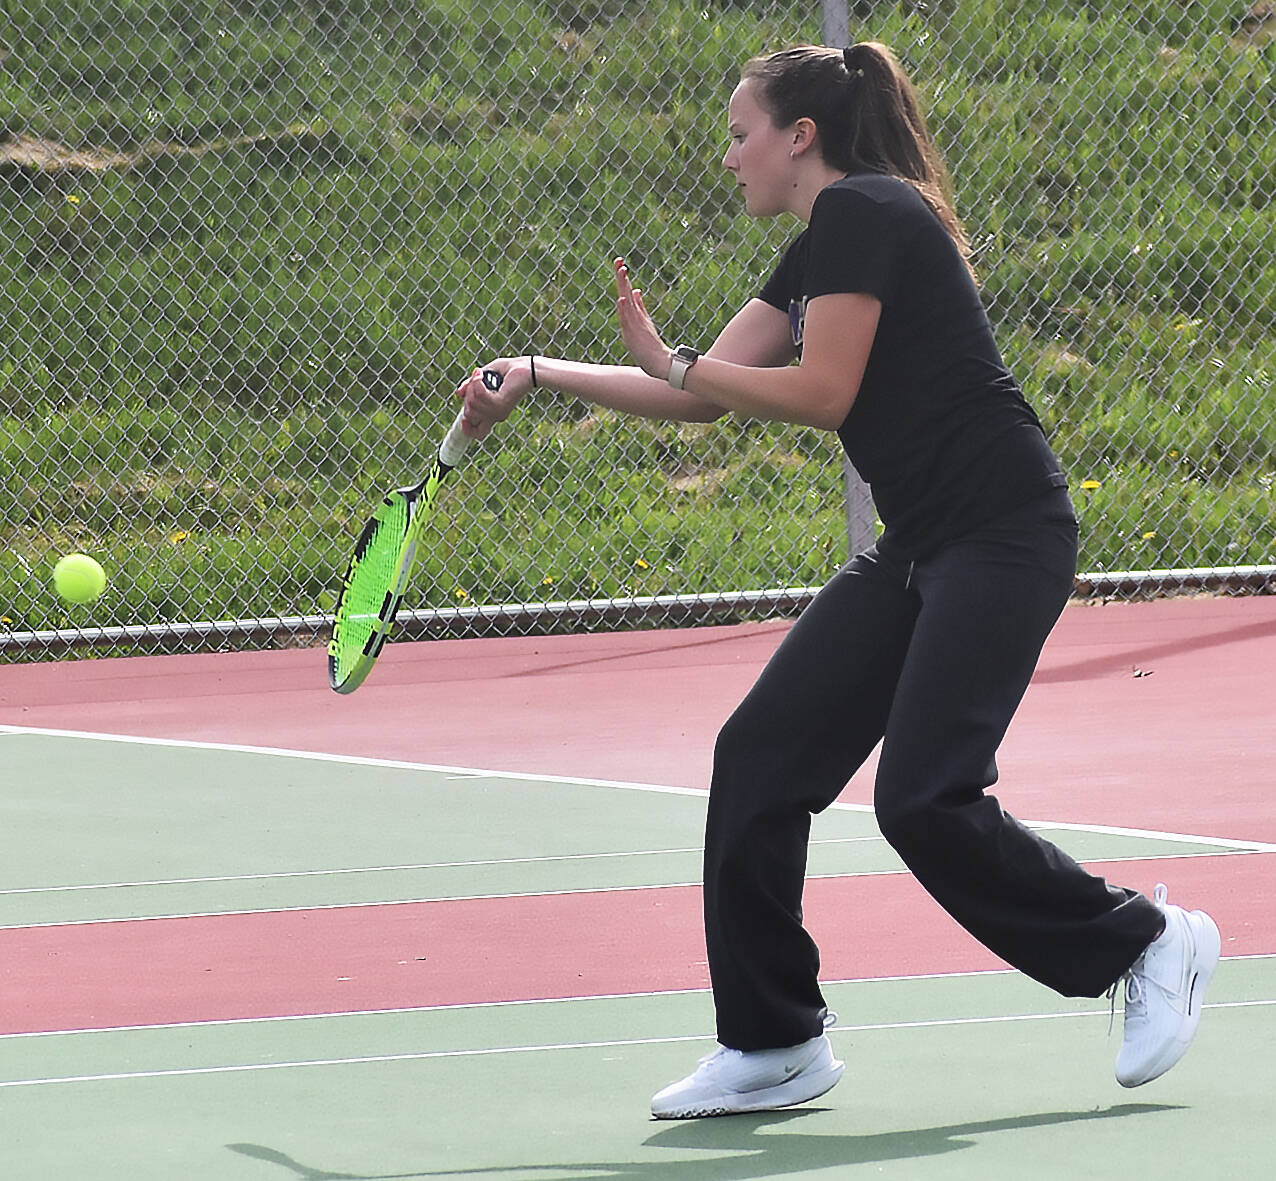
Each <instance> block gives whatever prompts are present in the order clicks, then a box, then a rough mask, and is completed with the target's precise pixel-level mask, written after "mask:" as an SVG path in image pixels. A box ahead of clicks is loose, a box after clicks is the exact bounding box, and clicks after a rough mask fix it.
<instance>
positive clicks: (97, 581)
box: [53, 554, 106, 603]
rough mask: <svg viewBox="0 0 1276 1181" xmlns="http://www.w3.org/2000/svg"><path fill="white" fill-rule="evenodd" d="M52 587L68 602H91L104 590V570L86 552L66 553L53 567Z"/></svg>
mask: <svg viewBox="0 0 1276 1181" xmlns="http://www.w3.org/2000/svg"><path fill="white" fill-rule="evenodd" d="M53 587H54V589H55V590H56V591H57V592H58V594H59V595H61V596H62V597H63V598H64V599H65V600H66V601H67V602H68V603H91V602H93V600H94V599H96V598H97V597H98V596H99V595H100V594H101V593H102V592H103V591H104V590H106V571H105V570H103V569H102V567H101V566H100V565H99V564H98V563H97V562H95V561H94V560H93V559H92V558H90V557H89V555H88V554H67V556H66V557H65V558H62V559H61V560H60V561H59V562H58V564H57V565H56V566H54V567H53Z"/></svg>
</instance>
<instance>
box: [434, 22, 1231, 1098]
mask: <svg viewBox="0 0 1276 1181" xmlns="http://www.w3.org/2000/svg"><path fill="white" fill-rule="evenodd" d="M728 131H729V133H730V137H731V143H730V147H729V148H728V150H727V154H726V158H725V159H724V161H723V164H724V165H725V166H726V168H727V170H728V171H729V172H730V173H731V174H732V176H733V177H734V178H735V181H736V183H737V184H738V186H739V187H740V189H741V191H742V192H743V194H744V202H745V207H746V209H747V210H748V212H749V213H750V214H751V215H753V216H754V217H776V216H779V215H781V214H791V215H793V216H794V217H796V218H798V219H799V220H800V221H801V222H803V223H804V224H805V227H806V228H805V229H804V230H803V231H802V232H801V233H800V234H799V235H798V237H797V238H796V239H795V240H794V242H793V243H792V245H791V246H790V247H789V249H788V251H787V253H786V254H785V255H784V257H783V259H782V261H781V262H780V264H779V266H778V267H777V268H776V270H775V272H774V273H773V274H772V275H771V277H770V278H769V279H768V280H767V281H766V283H765V285H764V286H763V287H762V289H761V291H760V293H759V294H758V296H757V297H756V298H753V299H751V300H749V302H748V303H746V304H745V305H744V307H743V308H742V309H741V310H740V311H739V312H738V313H737V314H736V315H735V317H734V318H733V319H732V320H731V321H730V322H729V323H728V324H727V326H726V327H725V328H724V329H723V330H722V332H721V334H720V335H719V336H718V338H717V340H716V341H714V343H713V345H712V347H711V348H710V349H709V350H708V351H707V352H706V353H704V355H703V356H700V355H698V354H697V353H696V352H695V351H694V350H692V349H690V348H687V347H685V346H684V347H680V348H677V349H671V348H670V347H669V346H668V345H666V344H665V343H664V341H663V340H662V339H661V337H660V334H659V332H658V331H657V329H656V327H655V325H654V324H653V322H652V319H651V317H650V316H649V315H648V313H647V309H646V307H645V305H644V303H643V299H642V294H641V292H639V291H637V290H635V289H633V287H632V286H631V282H630V276H629V273H628V270H627V268H626V267H625V265H624V262H623V261H622V260H619V259H618V260H617V262H616V278H617V290H618V303H617V308H618V314H619V318H620V326H621V331H622V334H623V336H624V340H625V344H626V346H627V347H628V350H629V353H630V356H631V357H632V359H633V361H634V362H635V365H633V366H626V367H620V366H611V365H591V364H582V363H578V362H571V361H565V360H560V359H555V358H550V357H542V356H536V357H524V358H504V359H499V360H495V361H491V362H489V364H488V367H489V368H493V369H497V370H499V371H501V372H502V373H504V374H505V383H504V385H503V386H502V387H501V389H500V390H499V391H495V392H493V391H489V390H487V389H486V388H485V387H484V386H483V384H482V382H481V381H478V380H474V379H471V380H470V381H468V382H467V383H465V384H464V385H463V386H462V387H461V389H460V390H459V391H458V393H460V394H461V395H462V396H463V397H464V398H465V410H466V416H467V420H468V430H469V432H470V433H471V434H473V435H476V436H482V435H483V434H485V433H486V432H487V431H488V430H489V429H490V428H491V426H492V424H493V423H495V422H497V421H499V420H501V419H503V418H505V417H507V416H508V415H509V414H510V412H511V411H512V410H513V408H514V407H515V406H516V405H517V404H518V403H519V402H520V401H521V400H522V399H523V398H524V397H525V396H527V394H528V393H529V392H530V391H531V390H533V389H536V388H542V387H548V388H552V389H556V390H561V391H564V392H566V393H569V394H573V395H576V396H577V397H580V398H584V399H587V400H588V401H590V402H593V403H596V404H599V405H603V406H609V407H613V408H616V409H619V410H623V411H628V412H631V413H634V414H640V415H645V416H648V417H654V418H665V419H680V420H696V421H703V420H711V419H715V418H717V417H719V416H720V415H722V414H724V413H728V412H730V413H736V414H744V415H750V416H753V417H757V418H766V419H776V420H781V421H785V422H794V423H801V424H803V425H806V426H814V427H823V428H825V429H828V430H831V431H836V432H837V433H838V435H839V437H840V438H841V441H842V444H843V445H844V447H845V449H846V452H847V454H848V455H849V456H850V458H851V460H852V461H853V462H854V464H855V466H856V468H857V469H858V470H859V472H860V473H861V475H863V477H864V478H865V479H866V480H868V481H869V483H870V484H871V486H872V489H873V496H874V500H875V503H876V506H877V509H878V513H879V515H880V517H881V519H882V522H883V524H884V526H885V529H884V532H883V533H882V535H881V536H880V537H879V538H878V540H877V543H876V544H875V545H874V546H873V547H871V548H870V549H868V550H867V551H866V552H864V553H861V554H859V555H857V556H855V557H854V558H853V559H852V560H851V561H850V562H849V563H848V564H847V565H846V566H845V567H844V568H843V569H842V570H841V571H840V572H839V573H838V574H837V575H836V576H835V577H834V579H833V580H832V581H831V582H830V583H829V585H828V586H827V587H826V588H824V590H823V591H822V592H821V593H820V594H819V595H818V596H817V597H816V599H815V601H814V602H813V603H812V604H811V605H810V607H809V608H808V609H807V610H806V611H805V612H804V613H803V615H802V617H801V618H800V619H799V620H798V622H797V623H796V624H795V625H794V627H793V628H792V629H791V631H790V632H789V633H788V634H787V636H786V637H785V639H784V641H783V642H782V643H781V644H780V646H779V648H778V649H777V651H776V652H775V654H774V656H773V657H772V659H771V661H770V662H769V663H768V665H767V667H766V669H765V671H764V672H763V673H762V675H761V677H760V678H759V680H758V682H757V684H756V685H755V686H754V688H753V689H752V690H751V691H750V693H749V694H748V696H747V697H746V698H745V700H744V702H743V703H742V704H741V705H740V706H739V708H738V709H737V710H736V712H735V713H734V714H733V716H732V717H731V718H730V719H729V720H728V721H727V723H726V725H725V726H724V728H723V730H722V732H721V734H720V735H719V738H718V743H717V747H716V750H715V758H714V771H713V781H712V784H711V789H710V796H709V810H708V821H707V828H706V835H705V856H704V875H705V877H704V907H705V929H706V938H707V943H708V951H709V968H710V973H711V976H712V981H713V994H714V1003H715V1006H716V1010H717V1026H718V1030H717V1032H718V1041H719V1043H720V1044H719V1048H718V1050H717V1051H716V1052H715V1053H713V1054H711V1055H710V1056H709V1057H707V1058H705V1059H703V1060H702V1061H701V1063H700V1065H699V1067H698V1068H697V1069H696V1070H695V1071H694V1072H693V1073H692V1074H690V1075H689V1076H687V1078H685V1079H682V1080H681V1081H679V1082H676V1083H674V1084H673V1085H671V1086H669V1087H667V1088H665V1089H664V1090H663V1091H661V1092H660V1093H659V1094H657V1095H656V1096H655V1098H654V1099H653V1101H652V1111H653V1114H655V1115H656V1116H658V1117H664V1118H682V1117H690V1116H700V1115H719V1114H725V1113H729V1112H739V1111H759V1110H767V1109H770V1108H775V1107H783V1106H787V1105H789V1104H792V1103H800V1102H803V1101H805V1100H808V1099H813V1098H815V1097H816V1096H818V1095H820V1094H823V1093H824V1092H825V1091H827V1090H828V1089H829V1088H830V1087H832V1086H833V1085H834V1084H835V1083H836V1082H837V1080H838V1078H839V1077H840V1076H841V1073H842V1070H843V1064H842V1063H841V1062H839V1061H837V1060H836V1059H835V1058H834V1056H833V1052H832V1049H831V1046H830V1044H829V1041H828V1038H827V1036H826V1035H825V1033H824V1028H825V1025H826V1023H827V1022H828V1020H829V1016H828V1011H827V1009H826V1007H825V1004H824V1000H823V997H822V996H821V993H820V988H819V984H818V982H817V972H818V968H819V955H818V951H817V949H816V947H815V945H814V943H813V942H812V940H811V939H810V937H809V936H808V935H807V933H806V931H805V930H804V929H803V927H802V921H801V915H802V911H801V900H802V887H803V879H804V874H805V866H806V849H807V841H808V837H809V832H810V821H811V815H812V814H813V813H816V812H819V811H821V810H822V809H824V808H826V807H827V806H828V805H829V804H830V803H831V802H832V801H833V800H834V799H835V798H836V797H837V795H838V793H839V792H840V791H841V790H842V789H843V787H844V786H845V785H846V783H847V781H848V780H849V779H850V777H851V776H852V774H853V773H854V772H855V770H856V768H858V767H859V766H860V765H861V763H863V762H864V760H865V759H866V758H867V757H868V755H869V753H870V752H871V751H872V750H873V749H874V747H875V746H876V745H877V743H878V742H879V740H880V741H881V742H882V750H881V755H880V761H879V765H878V771H877V779H876V786H875V807H876V812H877V819H878V823H879V825H880V827H881V830H882V833H883V834H884V835H885V837H886V839H887V840H888V841H889V842H890V843H891V845H892V846H893V847H894V848H895V850H896V851H897V852H898V853H899V855H900V856H901V857H902V858H903V860H904V861H905V862H906V864H907V865H908V866H909V868H910V869H911V870H912V872H913V873H914V874H915V875H916V877H917V878H918V880H919V881H920V882H921V883H922V885H923V886H924V887H925V888H926V889H927V890H928V891H929V892H930V893H931V895H932V896H933V897H934V898H935V899H936V900H937V901H938V902H939V903H940V904H941V905H942V906H943V907H944V908H945V909H946V910H947V911H948V913H949V914H951V915H952V916H953V918H955V919H956V920H957V921H958V922H959V923H960V924H961V925H962V926H963V927H965V928H966V930H968V931H970V932H971V934H973V935H974V936H975V937H976V938H978V939H979V940H981V941H982V942H983V943H984V944H985V945H986V946H987V947H989V948H991V949H992V950H993V951H994V952H996V953H997V954H998V955H999V956H1001V957H1002V958H1003V959H1005V960H1006V961H1007V962H1009V963H1010V964H1012V965H1014V966H1015V967H1017V968H1019V969H1020V970H1022V971H1023V972H1025V973H1027V974H1028V975H1030V976H1032V977H1033V978H1034V979H1036V980H1038V981H1040V982H1041V983H1043V984H1045V985H1048V986H1049V987H1051V988H1053V989H1055V990H1057V991H1058V992H1060V993H1063V994H1065V995H1069V996H1099V995H1101V994H1103V993H1104V992H1106V991H1109V990H1113V989H1115V988H1116V987H1117V985H1118V984H1119V983H1121V982H1122V981H1124V982H1125V984H1126V1016H1125V1038H1124V1042H1123V1045H1122V1049H1121V1052H1120V1055H1119V1057H1118V1062H1117V1077H1118V1080H1119V1081H1120V1082H1121V1083H1122V1084H1123V1085H1125V1086H1137V1085H1139V1084H1140V1083H1143V1082H1147V1081H1148V1080H1150V1079H1152V1078H1155V1077H1157V1075H1159V1074H1161V1073H1163V1072H1164V1071H1166V1070H1168V1069H1169V1068H1170V1067H1171V1066H1172V1065H1173V1064H1174V1063H1175V1062H1177V1061H1178V1059H1179V1058H1180V1057H1181V1056H1182V1054H1183V1053H1184V1051H1185V1050H1186V1049H1187V1045H1188V1042H1189V1041H1190V1040H1191V1038H1192V1036H1193V1034H1194V1032H1195V1029H1196V1023H1197V1020H1198V1019H1199V1014H1200V1006H1201V998H1202V994H1203V991H1204V988H1205V985H1206V984H1207V982H1208V980H1209V977H1210V975H1211V974H1212V972H1213V969H1214V965H1215V963H1216V962H1217V959H1218V955H1219V934H1218V929H1217V927H1216V926H1215V925H1214V923H1213V921H1212V920H1210V918H1209V917H1208V916H1207V915H1205V914H1203V913H1202V912H1199V911H1197V912H1194V913H1192V914H1188V913H1187V912H1185V911H1183V910H1182V909H1181V908H1179V907H1177V906H1170V905H1168V904H1167V903H1166V900H1165V893H1164V889H1163V888H1159V889H1158V890H1157V892H1156V897H1155V899H1153V900H1150V899H1148V898H1146V897H1144V896H1142V895H1140V894H1138V893H1135V892H1134V891H1131V890H1126V889H1121V888H1119V887H1115V886H1110V885H1108V884H1107V883H1106V882H1104V881H1103V880H1102V879H1100V878H1096V877H1093V876H1092V875H1090V874H1089V873H1088V872H1086V871H1085V870H1084V869H1083V868H1082V867H1081V866H1080V865H1078V864H1077V863H1076V862H1075V861H1073V860H1072V859H1071V858H1070V857H1068V856H1067V855H1066V854H1065V853H1063V852H1061V851H1060V850H1059V849H1057V848H1055V847H1054V846H1053V845H1050V844H1048V843H1047V842H1046V841H1044V840H1042V839H1041V838H1040V837H1039V836H1037V835H1036V834H1034V833H1033V832H1031V831H1029V830H1028V829H1027V828H1025V827H1023V826H1022V825H1021V824H1019V823H1018V822H1017V821H1016V820H1015V819H1013V818H1012V817H1011V816H1009V815H1008V814H1006V813H1005V812H1004V811H1002V808H1001V806H1000V804H999V803H998V802H997V800H996V798H995V797H993V796H992V795H989V794H988V793H987V791H986V789H987V788H988V787H990V786H991V785H992V784H993V783H994V782H995V781H996V779H997V768H996V763H995V755H996V751H997V748H998V746H999V745H1000V743H1001V740H1002V737H1003V735H1004V733H1005V731H1006V727H1007V726H1008V724H1009V722H1010V719H1011V716H1012V715H1013V714H1014V712H1015V710H1016V709H1017V708H1018V705H1019V701H1020V699H1021V697H1022V696H1023V693H1024V691H1025V689H1026V688H1027V685H1028V681H1029V678H1030V677H1031V675H1032V672H1033V669H1034V667H1035V665H1036V662H1037V659H1038V657H1039V655H1040V652H1041V647H1042V644H1043V643H1044V641H1045V639H1046V636H1047V635H1048V633H1049V632H1050V629H1051V628H1052V627H1053V625H1054V623H1055V620H1056V619H1057V617H1058V615H1059V613H1060V611H1061V610H1062V608H1063V606H1064V604H1065V603H1066V601H1067V599H1068V597H1069V594H1070V593H1071V590H1072V580H1073V575H1074V566H1075V561H1076V552H1077V524H1076V519H1075V516H1074V514H1073V511H1072V507H1071V504H1070V502H1069V499H1068V493H1067V489H1066V480H1065V478H1064V475H1063V473H1062V472H1061V471H1060V468H1059V464H1058V462H1057V461H1056V459H1055V457H1054V455H1053V454H1052V452H1051V450H1050V448H1049V446H1048V445H1047V442H1046V439H1045V436H1044V434H1043V432H1042V429H1041V426H1040V423H1039V422H1038V419H1037V417H1036V415H1035V414H1034V413H1033V411H1032V409H1031V408H1030V407H1029V405H1028V403H1027V402H1026V401H1025V400H1024V398H1023V396H1022V394H1021V393H1020V390H1019V388H1018V386H1017V384H1016V382H1015V380H1014V378H1013V377H1012V376H1011V374H1010V373H1009V372H1008V371H1007V369H1006V367H1005V365H1004V363H1003V361H1002V358H1001V355H1000V353H999V351H998V349H997V346H996V344H995V343H994V340H993V334H992V331H991V328H990V326H989V321H988V317H987V315H986V313H985V310H984V308H983V306H982V303H981V301H980V296H979V291H978V288H977V286H976V284H975V281H974V276H973V273H972V270H971V267H970V265H969V261H968V255H969V252H968V249H967V243H966V239H965V235H964V232H963V230H962V227H961V224H960V222H959V221H958V219H957V217H956V215H955V213H954V211H953V207H952V205H951V203H950V198H949V186H948V175H947V171H946V169H945V167H944V164H943V162H942V159H941V157H940V156H939V154H938V152H937V151H936V149H935V147H934V145H933V144H932V142H931V139H930V136H929V133H928V131H927V129H926V125H925V122H924V121H923V118H922V115H921V113H920V111H919V108H918V105H917V101H916V98H915V96H914V92H913V89H912V86H911V85H910V83H909V80H908V78H907V77H906V75H905V73H904V71H903V69H902V68H901V66H900V64H899V62H898V61H897V60H896V58H895V56H894V55H893V54H892V53H891V52H890V51H889V50H888V49H887V48H886V47H885V46H882V45H878V44H875V43H863V44H860V45H856V46H853V47H851V48H849V49H846V50H838V49H823V48H816V47H810V46H805V47H800V48H796V49H790V50H785V51H782V52H780V53H776V54H772V55H770V56H767V57H763V58H756V59H754V60H752V61H750V62H749V63H747V64H746V66H745V67H744V69H743V71H742V76H741V81H740V84H739V85H738V86H737V87H736V90H735V92H734V93H733V94H732V96H731V101H730V105H729V108H728ZM794 361H796V362H797V363H796V364H793V362H794Z"/></svg>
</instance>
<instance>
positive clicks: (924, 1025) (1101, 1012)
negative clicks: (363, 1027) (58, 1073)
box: [0, 999, 1276, 1089]
mask: <svg viewBox="0 0 1276 1181" xmlns="http://www.w3.org/2000/svg"><path fill="white" fill-rule="evenodd" d="M1269 1005H1276V999H1274V1000H1253V1001H1224V1002H1221V1003H1219V1004H1213V1005H1210V1004H1207V1005H1205V1006H1203V1007H1204V1008H1206V1009H1249V1008H1260V1007H1264V1006H1269ZM1107 1016H1109V1013H1108V1010H1107V1009H1087V1010H1084V1011H1078V1012H1072V1013H1020V1014H1011V1015H1001V1016H993V1017H949V1018H940V1019H936V1020H930V1021H884V1022H878V1023H873V1024H865V1025H835V1026H833V1028H832V1029H831V1030H830V1031H829V1032H830V1033H880V1032H889V1031H892V1030H903V1029H943V1028H951V1027H956V1026H964V1025H1005V1024H1011V1023H1015V1022H1024V1021H1060V1020H1071V1019H1073V1018H1076V1017H1107ZM712 1040H713V1035H712V1034H709V1033H701V1034H680V1035H678V1036H672V1037H647V1038H617V1039H615V1040H610V1041H595V1042H554V1043H549V1044H544V1045H530V1046H493V1047H484V1048H479V1049H468V1050H423V1051H420V1052H417V1053H406V1054H370V1055H366V1056H362V1057H356V1058H307V1059H301V1060H299V1061H294V1062H252V1063H244V1064H237V1065H227V1066H192V1067H181V1068H177V1069H173V1070H137V1071H121V1072H118V1073H113V1074H81V1075H66V1076H63V1077H51V1078H35V1079H9V1080H6V1081H0V1089H3V1088H9V1087H48V1086H57V1085H61V1084H66V1083H106V1082H126V1081H133V1080H137V1079H159V1078H192V1077H196V1076H199V1075H210V1074H247V1073H252V1072H259V1071H265V1070H302V1069H305V1068H307V1067H315V1066H364V1065H377V1064H383V1063H387V1062H426V1061H432V1060H436V1059H441V1058H487V1057H492V1056H500V1055H508V1054H544V1053H554V1052H563V1051H574V1050H612V1049H624V1048H627V1047H634V1046H668V1045H677V1044H679V1043H683V1042H706V1043H707V1042H710V1041H712Z"/></svg>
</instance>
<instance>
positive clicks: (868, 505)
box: [822, 0, 877, 554]
mask: <svg viewBox="0 0 1276 1181" xmlns="http://www.w3.org/2000/svg"><path fill="white" fill-rule="evenodd" d="M822 4H823V9H824V11H823V37H824V44H825V45H837V46H843V45H849V44H850V42H851V22H850V14H849V12H848V11H847V3H846V0H822ZM843 467H844V469H845V475H846V546H847V552H848V553H849V554H857V553H859V552H860V550H863V549H867V548H868V547H869V546H870V545H872V544H873V537H874V534H875V533H876V530H875V529H874V522H875V521H876V519H877V511H876V510H875V509H874V508H873V494H872V493H871V492H870V491H869V487H868V485H867V484H866V483H864V481H863V480H862V479H860V474H859V472H857V471H856V470H855V467H854V465H853V464H852V463H851V461H850V460H849V459H848V460H845V461H844V463H843Z"/></svg>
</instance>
